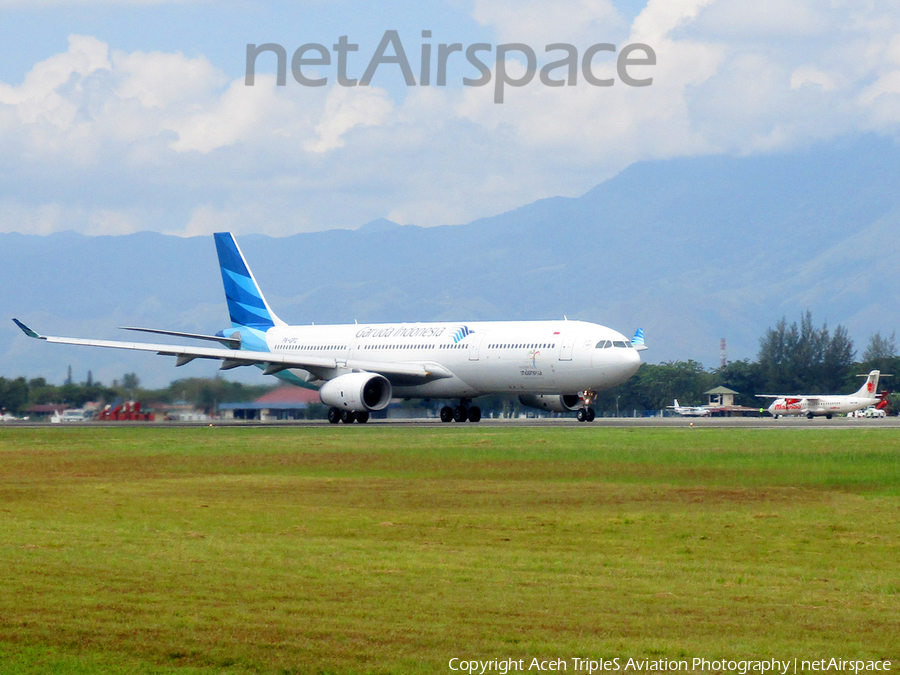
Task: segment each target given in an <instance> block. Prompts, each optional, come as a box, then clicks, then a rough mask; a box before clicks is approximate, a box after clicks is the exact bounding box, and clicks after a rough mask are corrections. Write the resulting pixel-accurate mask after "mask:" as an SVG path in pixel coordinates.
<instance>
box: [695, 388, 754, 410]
mask: <svg viewBox="0 0 900 675" xmlns="http://www.w3.org/2000/svg"><path fill="white" fill-rule="evenodd" d="M738 394H739V392H736V391H734V390H733V389H729V388H728V387H714V388H713V389H710V390H709V391H704V392H703V395H704V396H706V397H708V406H709V414H710V416H711V417H758V416H759V415H760V414H761V413H760V409H759V408H748V407H747V406H743V405H735V403H734V397H735V396H737V395H738Z"/></svg>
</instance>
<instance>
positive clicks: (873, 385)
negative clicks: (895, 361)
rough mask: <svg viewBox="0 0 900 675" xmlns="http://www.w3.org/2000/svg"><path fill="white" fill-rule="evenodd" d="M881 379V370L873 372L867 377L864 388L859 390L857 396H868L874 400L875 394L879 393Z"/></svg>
mask: <svg viewBox="0 0 900 675" xmlns="http://www.w3.org/2000/svg"><path fill="white" fill-rule="evenodd" d="M860 377H862V376H861V375H860ZM879 377H881V371H880V370H873V371H871V372H870V373H869V375H868V376H867V377H866V381H865V382H864V383H863V386H861V387H860V388H859V391H857V392H856V394H855V396H867V397H869V398H874V397H875V393H876V392H877V391H878V379H879Z"/></svg>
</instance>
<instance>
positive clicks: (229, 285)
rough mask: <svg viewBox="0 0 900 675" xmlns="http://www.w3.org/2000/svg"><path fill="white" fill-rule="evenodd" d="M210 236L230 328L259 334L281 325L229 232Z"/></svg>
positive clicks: (282, 324) (282, 322)
mask: <svg viewBox="0 0 900 675" xmlns="http://www.w3.org/2000/svg"><path fill="white" fill-rule="evenodd" d="M213 236H214V237H215V239H216V252H217V253H218V254H219V267H220V269H221V270H222V283H223V284H224V285H225V299H226V301H227V302H228V314H229V315H230V317H231V323H232V325H233V326H235V327H247V328H255V329H257V330H261V331H266V330H268V329H269V328H272V327H273V326H284V325H285V323H284V321H282V320H281V319H279V318H278V317H277V316H275V312H273V311H272V309H271V308H270V307H269V303H267V302H266V299H265V297H263V294H262V291H260V290H259V285H258V284H257V283H256V279H255V278H254V276H253V272H251V271H250V267H249V266H248V265H247V261H246V260H245V259H244V254H243V253H241V249H240V248H239V247H238V245H237V242H236V241H235V239H234V235H232V234H231V232H217V233H216V234H214V235H213Z"/></svg>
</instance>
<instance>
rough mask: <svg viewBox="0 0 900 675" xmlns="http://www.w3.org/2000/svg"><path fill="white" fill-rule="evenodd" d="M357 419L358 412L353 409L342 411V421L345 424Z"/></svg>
mask: <svg viewBox="0 0 900 675" xmlns="http://www.w3.org/2000/svg"><path fill="white" fill-rule="evenodd" d="M355 419H356V413H354V412H353V411H352V410H344V411H343V412H342V413H341V422H343V423H344V424H353V420H355Z"/></svg>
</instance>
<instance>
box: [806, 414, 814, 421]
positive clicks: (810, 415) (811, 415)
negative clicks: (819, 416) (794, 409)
mask: <svg viewBox="0 0 900 675" xmlns="http://www.w3.org/2000/svg"><path fill="white" fill-rule="evenodd" d="M813 417H815V415H813V414H812V413H811V412H808V413H806V419H808V420H811V419H812V418H813Z"/></svg>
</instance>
